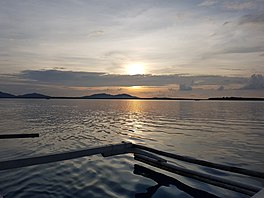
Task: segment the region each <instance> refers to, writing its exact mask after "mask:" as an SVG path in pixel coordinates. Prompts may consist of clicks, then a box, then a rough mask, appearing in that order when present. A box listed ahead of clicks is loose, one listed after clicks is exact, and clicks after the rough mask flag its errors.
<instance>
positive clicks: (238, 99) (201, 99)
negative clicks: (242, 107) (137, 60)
mask: <svg viewBox="0 0 264 198" xmlns="http://www.w3.org/2000/svg"><path fill="white" fill-rule="evenodd" d="M0 99H42V100H43V99H45V100H58V99H62V100H64V99H68V100H76V99H77V100H80V99H81V100H157V101H161V100H163V101H165V100H167V101H169V100H170V101H172V100H173V101H175V100H189V101H205V100H207V101H264V98H243V97H219V98H158V97H154V98H139V97H137V98H85V97H0Z"/></svg>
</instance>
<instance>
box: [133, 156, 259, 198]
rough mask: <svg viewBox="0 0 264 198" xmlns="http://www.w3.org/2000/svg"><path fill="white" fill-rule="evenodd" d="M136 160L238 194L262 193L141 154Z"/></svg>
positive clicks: (251, 187)
mask: <svg viewBox="0 0 264 198" xmlns="http://www.w3.org/2000/svg"><path fill="white" fill-rule="evenodd" d="M134 159H135V160H138V161H141V162H143V163H146V164H149V165H151V166H155V167H157V168H160V169H163V170H166V171H169V172H172V173H176V174H179V175H182V176H185V177H190V178H193V179H196V180H199V181H202V182H205V183H208V184H212V185H215V186H219V187H222V188H225V189H229V190H233V191H236V192H240V193H243V194H246V195H249V196H252V195H254V194H255V193H256V192H258V191H260V190H261V188H259V187H256V186H251V185H246V184H243V183H239V182H235V181H229V180H226V179H223V178H219V177H215V176H212V175H208V174H205V173H200V172H196V171H193V170H188V169H185V168H181V167H177V166H175V165H172V164H168V163H164V162H159V161H157V160H155V159H152V158H149V157H146V156H143V155H140V154H135V157H134Z"/></svg>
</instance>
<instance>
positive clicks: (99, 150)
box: [0, 143, 132, 171]
mask: <svg viewBox="0 0 264 198" xmlns="http://www.w3.org/2000/svg"><path fill="white" fill-rule="evenodd" d="M131 147H132V143H121V144H113V145H106V146H99V147H93V148H89V149H84V150H79V151H70V152H65V153H57V154H51V155H44V156H39V157H30V158H24V159H15V160H9V161H2V162H0V171H2V170H9V169H13V168H22V167H26V166H33V165H37V164H47V163H51V162H58V161H63V160H69V159H75V158H80V157H86V156H91V155H97V154H103V153H108V154H109V153H111V154H112V155H119V154H125V153H127V152H128V149H129V148H131Z"/></svg>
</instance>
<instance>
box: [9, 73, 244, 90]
mask: <svg viewBox="0 0 264 198" xmlns="http://www.w3.org/2000/svg"><path fill="white" fill-rule="evenodd" d="M12 78H13V79H14V78H16V79H19V80H20V81H21V80H23V81H24V82H25V81H28V82H29V83H32V82H34V84H50V85H63V86H80V87H104V86H120V87H121V86H166V85H180V84H182V85H184V86H182V89H184V88H188V87H189V86H187V85H190V86H200V85H228V84H245V83H246V82H247V78H243V77H225V76H210V75H208V76H191V75H179V74H173V75H150V74H145V75H119V74H108V73H104V72H77V71H65V70H25V71H22V72H20V73H17V74H13V75H12Z"/></svg>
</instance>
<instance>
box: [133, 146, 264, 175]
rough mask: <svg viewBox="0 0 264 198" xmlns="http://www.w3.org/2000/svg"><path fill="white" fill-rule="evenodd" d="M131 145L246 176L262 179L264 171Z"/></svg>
mask: <svg viewBox="0 0 264 198" xmlns="http://www.w3.org/2000/svg"><path fill="white" fill-rule="evenodd" d="M133 146H134V147H135V148H139V149H142V150H145V151H149V152H151V153H156V154H158V155H162V156H166V157H170V158H173V159H177V160H181V161H185V162H189V163H193V164H198V165H202V166H207V167H211V168H215V169H220V170H224V171H229V172H233V173H239V174H243V175H248V176H253V177H258V178H262V179H264V173H263V172H258V171H252V170H248V169H244V168H238V167H234V166H227V165H224V164H217V163H213V162H208V161H205V160H199V159H195V158H192V157H188V156H182V155H178V154H174V153H169V152H165V151H160V150H157V149H153V148H149V147H146V146H143V145H137V144H134V145H133Z"/></svg>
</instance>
